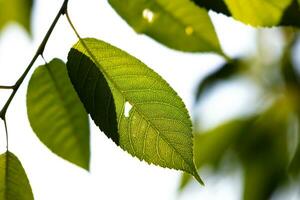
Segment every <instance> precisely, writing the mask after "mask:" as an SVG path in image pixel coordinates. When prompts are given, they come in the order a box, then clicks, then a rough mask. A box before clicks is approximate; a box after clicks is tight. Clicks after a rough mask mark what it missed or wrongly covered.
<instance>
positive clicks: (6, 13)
mask: <svg viewBox="0 0 300 200" xmlns="http://www.w3.org/2000/svg"><path fill="white" fill-rule="evenodd" d="M32 5H33V0H0V31H1V29H3V27H4V26H5V25H7V24H8V23H9V22H17V23H18V24H20V25H21V26H22V27H23V28H25V29H26V30H27V31H28V32H29V33H30V16H31V9H32Z"/></svg>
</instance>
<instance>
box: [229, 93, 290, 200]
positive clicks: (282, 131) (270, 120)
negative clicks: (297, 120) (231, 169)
mask: <svg viewBox="0 0 300 200" xmlns="http://www.w3.org/2000/svg"><path fill="white" fill-rule="evenodd" d="M291 109H292V108H291V102H290V100H289V99H286V98H280V99H279V100H277V101H275V103H274V104H273V105H272V106H271V107H270V108H268V109H267V110H266V111H264V112H263V113H262V114H261V115H260V116H259V117H258V118H257V120H256V121H255V122H254V123H253V125H252V127H250V128H249V129H248V131H247V132H245V133H244V134H243V137H240V140H238V141H237V143H236V145H235V148H234V150H235V152H236V153H237V154H238V156H239V158H240V160H241V163H242V165H243V168H244V176H245V178H244V194H243V199H244V200H252V199H257V200H265V199H270V198H271V196H272V194H273V193H274V192H275V191H276V189H277V188H278V187H279V186H280V185H281V184H282V183H283V182H284V181H285V180H286V179H287V168H288V163H289V151H288V146H287V144H288V142H287V139H288V134H289V129H290V127H289V125H290V124H291V121H290V120H291V115H290V113H291Z"/></svg>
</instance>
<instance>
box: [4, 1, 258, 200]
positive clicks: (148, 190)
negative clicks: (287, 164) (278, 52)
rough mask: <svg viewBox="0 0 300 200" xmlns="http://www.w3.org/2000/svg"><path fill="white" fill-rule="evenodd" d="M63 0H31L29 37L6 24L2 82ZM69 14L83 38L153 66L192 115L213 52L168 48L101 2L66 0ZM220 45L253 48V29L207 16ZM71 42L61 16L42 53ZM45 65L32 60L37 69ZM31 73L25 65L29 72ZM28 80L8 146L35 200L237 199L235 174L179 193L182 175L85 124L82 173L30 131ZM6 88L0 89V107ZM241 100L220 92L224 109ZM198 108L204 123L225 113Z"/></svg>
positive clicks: (20, 64) (233, 50) (63, 53)
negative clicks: (87, 149)
mask: <svg viewBox="0 0 300 200" xmlns="http://www.w3.org/2000/svg"><path fill="white" fill-rule="evenodd" d="M61 3H62V0H51V1H45V0H36V4H35V8H34V15H33V19H34V20H33V38H32V39H30V38H29V37H28V35H26V33H25V32H24V31H23V30H20V29H19V27H18V26H15V25H11V26H8V27H7V29H6V30H5V31H3V32H2V33H1V37H0V85H12V84H13V83H14V82H15V81H16V80H17V78H18V77H19V76H20V74H21V73H22V72H23V71H24V69H25V67H26V66H27V64H28V63H29V61H30V60H31V58H32V56H33V54H34V53H35V51H36V48H37V46H38V45H39V43H40V41H41V40H42V38H43V37H44V34H45V33H46V31H47V29H48V27H49V26H50V23H51V22H52V20H53V18H54V17H55V15H56V13H57V11H58V9H59V8H60V6H61ZM69 13H70V16H71V18H72V20H73V22H74V24H75V26H76V27H77V29H78V31H79V33H80V34H81V36H82V37H95V38H98V39H102V40H104V41H107V42H109V43H111V44H113V45H115V46H118V47H119V48H122V49H124V50H125V51H127V52H129V53H130V54H132V55H134V56H135V57H137V58H139V59H140V60H142V61H143V62H144V63H146V64H147V65H148V66H149V67H151V68H153V69H154V70H155V71H156V72H158V73H159V74H160V75H162V77H164V78H165V79H166V80H167V81H168V82H169V83H170V85H171V86H172V87H173V88H174V89H175V90H176V91H177V92H178V94H179V95H180V96H181V97H182V98H183V100H184V102H185V103H186V104H187V107H188V109H189V111H190V112H191V113H192V110H191V109H192V103H193V91H194V89H195V84H196V83H198V81H199V80H200V78H202V77H203V76H204V75H205V74H207V73H208V72H209V71H212V70H213V69H215V68H216V67H217V66H219V65H220V64H221V63H222V62H223V60H222V58H221V57H219V56H217V55H213V54H189V53H181V52H178V51H174V50H170V49H168V48H166V47H164V46H161V45H160V44H158V43H156V42H155V41H153V40H152V39H150V38H148V37H146V36H142V35H137V34H136V33H135V32H134V31H133V30H132V29H131V28H130V27H129V26H128V25H127V24H126V23H125V22H124V21H123V20H122V19H121V18H120V17H119V16H118V15H117V14H116V13H115V12H114V11H113V10H112V8H111V7H110V6H109V5H108V3H107V1H105V0H86V1H82V0H81V1H80V0H70V3H69ZM210 14H211V15H212V16H213V19H214V23H215V25H216V29H217V32H218V35H219V37H220V40H221V44H222V46H223V48H224V50H225V52H226V53H227V54H229V55H230V56H234V55H237V54H241V53H247V52H249V51H250V52H251V50H253V48H254V44H253V41H254V40H253V39H254V37H255V34H254V30H253V29H252V28H250V27H247V26H245V25H242V24H241V23H238V22H234V21H233V20H231V19H229V18H226V17H224V16H222V15H217V14H214V13H210ZM76 41H77V39H76V37H75V35H74V33H73V32H72V30H71V29H70V27H69V25H68V24H67V22H66V20H65V18H64V17H63V18H61V20H60V22H59V23H58V24H57V27H56V28H55V31H54V32H53V34H52V36H51V38H50V40H49V42H48V44H47V46H46V49H45V53H44V56H45V58H46V60H48V61H50V60H51V59H52V58H54V57H58V58H61V59H63V60H66V57H67V53H68V51H69V49H70V47H71V46H72V45H73V44H74V43H75V42H76ZM39 64H43V61H42V60H41V59H38V60H37V62H36V64H35V66H38V65H39ZM32 71H33V70H31V73H32ZM29 77H30V76H28V77H27V79H26V80H25V82H24V84H23V85H22V87H21V88H20V90H19V91H18V93H17V95H16V97H15V99H14V100H13V102H12V104H11V106H10V108H9V110H8V113H7V121H8V128H9V147H10V150H11V151H12V152H13V153H15V154H16V155H17V156H18V157H19V159H20V160H21V162H22V164H23V166H24V168H25V170H26V172H27V175H28V177H29V179H30V183H31V186H32V189H33V192H34V196H35V198H36V199H37V200H54V199H55V200H67V199H72V200H82V199H88V200H96V199H112V200H114V199H131V200H139V199H143V200H153V199H158V200H159V199H163V200H173V199H182V200H184V199H205V200H210V199H211V200H212V199H213V200H216V199H222V200H225V199H228V200H234V199H239V198H238V196H237V195H236V193H237V191H239V190H240V187H241V183H240V182H239V178H238V174H236V175H234V176H226V177H224V178H223V179H222V180H221V181H219V180H218V181H216V180H213V179H207V177H204V181H205V182H206V186H205V187H200V186H198V185H194V186H193V187H191V188H189V189H188V190H187V191H186V192H185V193H183V194H182V195H181V196H180V197H178V196H177V194H176V192H177V186H178V180H179V175H180V172H178V171H174V170H167V169H162V168H160V167H156V166H153V165H151V166H149V165H148V164H146V163H145V162H140V161H139V160H137V159H135V158H132V157H131V156H130V155H129V154H127V153H126V152H124V151H122V150H121V149H120V148H118V147H117V146H115V144H114V143H113V142H111V141H110V140H108V139H107V138H106V136H105V135H104V134H103V133H101V132H100V131H99V129H98V128H97V127H96V126H95V125H93V124H92V123H91V127H92V128H91V132H92V133H91V146H92V149H91V153H92V157H91V171H90V172H89V173H88V172H86V171H84V170H82V169H80V168H78V167H76V166H74V165H73V164H70V163H68V162H66V161H64V160H62V159H60V158H59V157H57V156H56V155H54V154H53V153H51V152H50V151H49V150H48V149H47V148H46V147H45V146H44V145H43V144H42V143H40V142H39V140H38V139H37V137H36V136H35V134H34V133H33V132H32V131H31V128H30V125H29V123H28V120H27V113H26V103H25V97H26V88H27V83H28V80H29ZM8 95H9V93H8V92H6V91H0V105H3V103H4V102H5V101H6V98H7V97H8ZM237 95H238V96H239V98H241V99H242V100H241V99H240V101H238V102H237V100H236V99H233V98H228V95H227V96H226V95H224V96H223V97H224V98H223V102H224V103H225V104H224V105H226V107H228V106H229V107H230V108H231V109H233V110H235V109H236V110H239V109H241V108H243V107H244V106H245V105H246V99H247V98H246V97H247V92H245V91H240V92H239V93H237ZM212 107H213V105H210V104H208V105H207V106H206V107H205V109H203V112H204V114H205V115H204V116H207V119H208V120H207V121H208V122H211V121H213V120H216V121H220V120H221V119H224V117H226V114H224V111H222V109H224V108H222V107H221V106H219V107H217V108H214V109H213V108H212ZM4 135H5V134H4V128H3V124H1V125H0V147H1V150H2V151H4V150H5V137H4Z"/></svg>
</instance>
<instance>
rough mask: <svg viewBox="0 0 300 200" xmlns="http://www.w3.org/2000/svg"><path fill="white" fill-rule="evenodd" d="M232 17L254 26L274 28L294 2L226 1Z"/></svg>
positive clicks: (274, 0) (282, 0)
mask: <svg viewBox="0 0 300 200" xmlns="http://www.w3.org/2000/svg"><path fill="white" fill-rule="evenodd" d="M225 2H226V4H227V6H228V8H229V10H230V12H231V14H232V16H233V17H234V18H236V19H238V20H240V21H242V22H244V23H246V24H251V25H253V26H274V25H278V24H279V23H280V20H281V17H282V15H283V13H284V11H285V9H286V8H287V7H288V6H289V5H290V4H291V3H292V0H225Z"/></svg>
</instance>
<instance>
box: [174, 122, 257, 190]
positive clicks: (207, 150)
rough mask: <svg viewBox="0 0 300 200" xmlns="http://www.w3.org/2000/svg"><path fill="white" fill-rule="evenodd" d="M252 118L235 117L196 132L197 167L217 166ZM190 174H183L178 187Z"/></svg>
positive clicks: (185, 183)
mask: <svg viewBox="0 0 300 200" xmlns="http://www.w3.org/2000/svg"><path fill="white" fill-rule="evenodd" d="M252 121H253V119H252V118H249V119H237V120H233V121H229V122H227V123H225V124H222V125H220V126H218V127H217V128H214V129H212V130H209V131H206V132H204V133H200V134H196V135H195V138H194V146H195V148H194V157H195V163H196V166H197V168H198V169H200V168H201V167H203V166H205V165H210V166H217V165H218V163H219V162H220V161H221V160H222V158H223V157H224V156H225V154H226V153H227V152H228V149H229V148H230V147H232V145H234V144H235V143H236V140H237V138H238V137H240V136H241V135H242V134H244V132H245V130H247V128H248V126H250V125H251V123H252ZM190 180H191V176H190V175H187V174H183V176H182V178H181V183H180V189H181V190H182V189H184V188H185V187H186V186H187V184H188V183H189V182H190Z"/></svg>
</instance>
